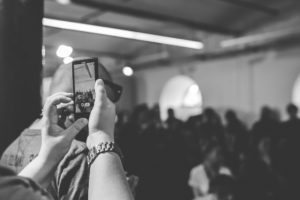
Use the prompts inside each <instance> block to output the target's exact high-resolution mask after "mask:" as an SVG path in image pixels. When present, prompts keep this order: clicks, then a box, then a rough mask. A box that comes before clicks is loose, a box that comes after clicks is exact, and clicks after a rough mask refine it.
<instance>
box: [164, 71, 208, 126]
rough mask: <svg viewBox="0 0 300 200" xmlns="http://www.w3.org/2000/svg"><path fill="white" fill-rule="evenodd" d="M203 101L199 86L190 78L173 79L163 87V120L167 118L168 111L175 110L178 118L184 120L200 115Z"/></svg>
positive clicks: (181, 76) (179, 77)
mask: <svg viewBox="0 0 300 200" xmlns="http://www.w3.org/2000/svg"><path fill="white" fill-rule="evenodd" d="M202 104H203V99H202V95H201V91H200V88H199V86H198V84H197V83H196V82H195V81H194V80H193V79H191V78H190V77H188V76H183V75H180V76H176V77H173V78H171V79H170V80H169V81H168V82H167V83H166V84H165V86H164V87H163V90H162V93H161V96H160V100H159V105H160V110H161V118H162V120H166V118H167V110H168V109H169V108H173V109H174V111H175V114H176V117H178V118H179V119H182V120H186V119H188V117H190V116H193V115H197V114H200V113H201V111H202Z"/></svg>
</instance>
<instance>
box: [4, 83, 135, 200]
mask: <svg viewBox="0 0 300 200" xmlns="http://www.w3.org/2000/svg"><path fill="white" fill-rule="evenodd" d="M95 91H96V99H95V106H94V108H93V110H92V112H91V115H90V118H89V121H87V120H86V119H79V120H77V121H76V122H75V123H73V124H71V125H70V126H69V128H67V129H64V128H62V127H61V126H59V124H58V121H59V115H58V107H57V106H58V105H61V104H71V103H72V98H71V97H72V93H65V92H61V93H56V94H54V95H52V96H51V97H49V98H48V99H47V101H46V103H45V106H44V109H43V118H42V126H41V140H42V143H41V148H40V151H39V153H38V156H37V157H36V158H35V159H33V160H32V162H30V163H29V164H28V165H27V166H26V167H25V168H24V169H23V170H22V171H21V172H20V173H19V176H16V175H14V173H13V172H12V171H10V170H9V169H8V168H7V167H3V166H0V199H5V200H19V199H22V200H37V199H44V200H49V199H52V198H51V196H50V195H49V194H48V193H47V192H46V191H45V190H43V189H41V186H42V187H47V185H48V184H49V183H50V181H51V179H52V178H53V176H54V173H55V170H56V167H57V165H58V163H59V162H60V161H61V159H63V157H64V156H65V154H66V153H67V152H68V151H69V150H70V147H71V144H72V141H73V139H74V138H75V136H76V135H77V134H78V133H79V131H80V130H82V129H83V128H84V127H86V126H87V124H88V127H89V130H88V132H89V135H88V137H87V142H86V145H87V149H88V150H89V154H88V155H89V161H90V162H89V163H88V167H89V172H88V176H89V187H88V194H89V196H88V198H87V197H86V199H89V200H96V199H106V200H113V199H123V200H132V199H133V196H132V193H131V192H130V189H129V186H128V183H127V181H126V178H125V173H124V170H123V168H122V163H121V160H120V157H119V156H118V151H117V150H116V146H115V144H114V121H115V116H116V115H115V105H114V104H113V103H112V102H111V101H110V100H109V99H108V98H107V96H106V92H105V88H104V83H103V81H102V80H97V82H96V84H95ZM98 147H104V148H100V151H97V153H92V152H94V151H93V150H94V149H95V148H97V150H98V149H99V148H98ZM91 153H92V154H91ZM34 181H35V182H34ZM76 184H79V183H76ZM66 187H70V185H66ZM66 199H69V198H66Z"/></svg>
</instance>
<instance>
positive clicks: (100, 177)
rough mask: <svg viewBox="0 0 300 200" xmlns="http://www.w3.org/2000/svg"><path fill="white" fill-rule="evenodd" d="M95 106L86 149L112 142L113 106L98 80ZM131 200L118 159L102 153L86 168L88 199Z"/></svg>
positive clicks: (112, 154) (100, 81) (112, 155)
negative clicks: (88, 175)
mask: <svg viewBox="0 0 300 200" xmlns="http://www.w3.org/2000/svg"><path fill="white" fill-rule="evenodd" d="M95 93H96V98H95V105H94V108H93V110H92V112H91V115H90V119H89V136H88V138H87V147H88V148H89V149H91V148H92V147H93V146H95V145H98V144H99V143H101V142H113V141H114V122H115V115H116V114H115V105H114V104H113V103H112V102H111V101H110V100H109V99H108V98H107V96H106V91H105V89H104V84H103V81H102V80H97V82H96V84H95ZM99 199H105V200H120V199H122V200H133V195H132V193H131V190H130V188H129V185H128V182H127V180H126V177H125V173H124V170H123V166H122V163H121V160H120V158H119V156H118V155H117V154H115V153H104V154H100V155H98V156H97V158H96V159H95V161H94V162H93V163H92V164H91V167H90V179H89V200H99Z"/></svg>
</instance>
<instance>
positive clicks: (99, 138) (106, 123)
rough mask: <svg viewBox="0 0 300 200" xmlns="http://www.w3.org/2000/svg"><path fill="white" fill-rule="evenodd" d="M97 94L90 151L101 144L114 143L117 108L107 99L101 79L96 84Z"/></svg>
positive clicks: (90, 132)
mask: <svg viewBox="0 0 300 200" xmlns="http://www.w3.org/2000/svg"><path fill="white" fill-rule="evenodd" d="M95 93H96V98H95V103H94V107H93V110H92V112H91V115H90V119H89V136H88V138H87V147H88V148H89V149H90V148H92V147H93V146H95V145H97V144H99V143H101V142H106V141H114V128H115V117H116V107H115V105H114V104H113V103H112V102H111V101H110V100H109V99H108V98H107V95H106V91H105V88H104V83H103V81H102V80H101V79H98V80H97V81H96V83H95Z"/></svg>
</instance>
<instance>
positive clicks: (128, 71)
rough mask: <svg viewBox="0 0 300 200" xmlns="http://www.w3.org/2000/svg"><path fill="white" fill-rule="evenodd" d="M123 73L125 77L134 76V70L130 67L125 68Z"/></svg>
mask: <svg viewBox="0 0 300 200" xmlns="http://www.w3.org/2000/svg"><path fill="white" fill-rule="evenodd" d="M122 72H123V74H124V75H125V76H132V75H133V69H132V68H131V67H128V66H125V67H123V69H122Z"/></svg>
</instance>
